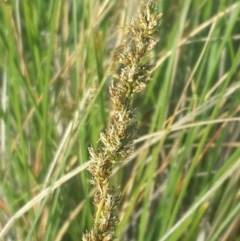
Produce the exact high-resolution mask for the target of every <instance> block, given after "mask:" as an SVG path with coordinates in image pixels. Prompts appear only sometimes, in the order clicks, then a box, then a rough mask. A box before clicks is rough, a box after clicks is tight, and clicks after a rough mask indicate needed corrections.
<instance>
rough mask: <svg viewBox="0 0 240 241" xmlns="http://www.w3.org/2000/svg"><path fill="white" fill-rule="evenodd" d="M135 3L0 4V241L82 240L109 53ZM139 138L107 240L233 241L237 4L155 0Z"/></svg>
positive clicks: (106, 104) (237, 206) (239, 90)
mask: <svg viewBox="0 0 240 241" xmlns="http://www.w3.org/2000/svg"><path fill="white" fill-rule="evenodd" d="M138 6H139V1H136V0H135V1H130V0H123V1H117V0H102V1H101V0H95V1H93V0H91V1H90V0H88V1H87V0H80V1H77V0H72V1H69V0H63V1H60V0H55V1H53V0H49V1H42V0H35V1H19V0H15V1H3V0H2V1H1V2H0V23H1V25H0V35H1V38H0V53H1V55H0V76H1V77H0V96H1V107H0V121H1V127H0V138H1V139H0V162H1V164H0V178H1V179H0V180H1V182H0V240H44V241H52V240H56V241H59V240H70V241H75V240H81V236H82V233H83V232H85V230H86V229H90V228H91V226H92V221H93V218H92V214H93V210H94V207H93V205H92V199H91V197H92V187H91V186H90V184H89V178H90V175H89V173H88V172H87V171H86V168H87V166H88V159H89V155H88V150H87V148H88V147H89V146H90V145H91V143H92V145H93V147H94V148H96V147H97V145H98V139H99V133H100V132H101V131H102V130H104V129H106V128H107V127H108V124H109V119H110V117H111V104H110V99H109V94H108V85H109V81H110V79H111V78H110V77H109V75H110V72H111V70H112V66H111V64H110V63H111V57H110V56H111V52H112V50H113V49H114V48H116V47H118V46H120V45H121V44H122V43H123V42H124V41H127V39H126V34H127V24H128V23H129V22H130V21H131V19H132V18H133V17H134V16H135V14H136V11H137V8H138ZM157 6H158V8H159V11H160V12H162V13H163V18H162V20H161V23H160V26H159V31H158V32H157V34H156V37H158V38H159V39H160V42H159V44H158V46H157V49H156V51H155V52H154V53H152V56H151V58H152V61H153V62H155V63H156V68H155V70H154V72H153V75H152V77H153V79H152V81H151V83H150V85H149V87H148V88H147V90H146V91H145V92H144V93H141V94H140V95H138V96H136V98H135V99H134V106H136V112H137V118H138V121H139V133H138V135H139V138H138V139H137V141H136V146H135V152H134V153H133V155H132V156H131V157H130V158H129V159H128V160H126V161H125V162H123V163H121V165H120V166H119V167H117V168H116V169H115V171H114V176H113V182H114V183H116V184H117V183H118V184H119V185H120V186H121V189H122V190H123V198H122V202H121V206H120V207H119V210H118V212H119V214H120V218H121V222H120V224H119V226H118V229H117V234H118V238H117V240H137V241H143V240H144V241H157V240H159V241H163V240H170V241H175V240H184V241H193V240H198V241H200V240H204V241H206V240H207V241H208V240H209V241H214V240H222V241H223V240H230V241H232V240H240V238H239V237H240V231H239V226H240V202H239V200H240V189H239V187H240V175H239V174H240V148H239V147H240V81H239V80H240V69H239V64H240V48H239V45H240V35H239V26H240V3H239V2H238V1H237V0H219V1H207V0H202V1H194V0H168V1H166V0H162V1H159V0H157Z"/></svg>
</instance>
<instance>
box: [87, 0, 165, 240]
mask: <svg viewBox="0 0 240 241" xmlns="http://www.w3.org/2000/svg"><path fill="white" fill-rule="evenodd" d="M160 18H161V14H158V13H157V9H156V6H155V3H154V2H153V1H150V2H148V3H146V4H142V5H141V6H140V8H139V11H138V17H137V18H136V19H134V20H133V21H132V22H131V24H130V31H131V36H130V39H129V43H128V44H126V45H125V46H123V47H122V48H123V52H122V53H119V56H115V59H114V60H115V61H119V64H120V66H121V70H120V74H119V78H118V79H117V80H115V81H113V82H112V84H111V86H110V88H109V92H110V95H111V100H112V103H113V111H112V123H111V125H110V128H109V130H107V131H106V132H105V133H103V132H102V133H101V134H100V140H99V147H98V150H97V151H94V150H93V148H92V147H91V148H89V153H90V156H91V163H90V166H89V168H88V170H89V172H90V173H91V174H92V179H91V184H92V185H93V186H94V187H95V188H96V192H95V194H94V205H95V206H96V213H95V215H94V227H93V228H92V230H91V231H90V232H88V233H86V234H84V236H83V240H84V241H87V240H89V241H94V240H96V241H97V240H99V241H100V240H113V239H115V238H116V237H115V228H116V225H117V223H118V222H119V219H118V215H117V212H116V209H117V206H118V204H119V202H120V198H121V194H120V193H118V191H117V189H118V188H117V187H116V186H112V187H111V186H110V185H109V182H110V177H111V174H112V172H113V167H114V165H115V164H118V163H119V162H121V161H123V160H124V159H125V158H127V157H128V156H129V155H130V154H131V153H132V151H133V141H134V140H135V139H136V136H137V123H136V117H135V113H134V110H133V108H132V98H133V94H134V93H137V92H141V91H142V90H144V89H145V88H146V85H147V83H148V82H149V80H150V76H149V74H150V71H151V69H152V68H153V66H152V65H150V64H149V63H146V60H145V63H144V62H143V58H144V57H145V56H146V55H147V54H148V53H149V52H150V51H151V50H153V49H154V47H155V46H156V43H157V41H156V40H155V39H154V38H153V36H152V35H153V33H154V32H155V31H156V30H157V26H158V22H159V20H160ZM115 65H116V64H115ZM115 76H116V75H115Z"/></svg>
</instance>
